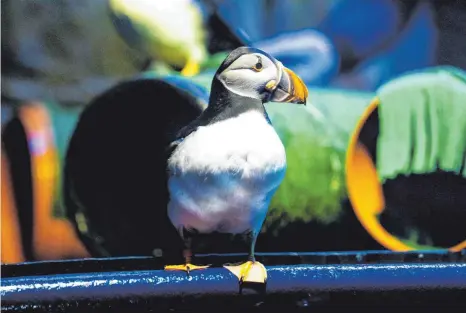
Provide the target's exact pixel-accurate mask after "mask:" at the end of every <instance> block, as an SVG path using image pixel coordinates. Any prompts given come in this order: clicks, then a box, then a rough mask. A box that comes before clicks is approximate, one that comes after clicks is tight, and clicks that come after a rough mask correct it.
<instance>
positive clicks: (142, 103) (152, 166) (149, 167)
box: [63, 79, 202, 257]
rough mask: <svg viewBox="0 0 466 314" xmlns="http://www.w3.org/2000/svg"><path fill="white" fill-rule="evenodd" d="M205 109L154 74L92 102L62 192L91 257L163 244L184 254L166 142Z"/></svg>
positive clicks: (74, 141)
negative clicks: (171, 200)
mask: <svg viewBox="0 0 466 314" xmlns="http://www.w3.org/2000/svg"><path fill="white" fill-rule="evenodd" d="M201 112H202V108H201V107H200V105H199V104H198V103H197V102H196V100H195V98H194V97H193V96H190V95H189V94H188V93H186V92H184V91H182V90H176V89H175V88H174V87H173V86H171V85H170V84H168V83H166V82H164V81H161V80H156V79H143V80H136V81H130V82H125V83H122V84H120V85H118V86H116V87H114V88H112V89H111V90H109V91H107V92H106V93H104V94H103V95H101V96H100V97H98V98H96V99H95V100H94V101H92V103H91V104H90V105H89V106H88V107H87V108H86V110H85V111H84V112H83V114H82V116H81V118H80V121H79V123H78V125H77V127H76V130H75V132H74V134H73V137H72V139H71V141H70V146H69V149H68V152H67V156H66V164H65V171H64V172H65V174H64V185H63V187H64V191H63V192H64V202H65V205H66V208H67V211H68V215H69V218H70V219H71V221H73V222H74V223H75V226H76V228H77V231H78V233H79V234H80V236H81V238H82V240H83V242H84V243H85V244H86V246H87V248H88V249H89V250H90V251H91V253H92V254H93V255H95V256H102V255H112V256H127V255H150V254H151V253H152V251H153V249H155V248H162V249H164V252H173V253H174V254H175V256H179V257H181V254H179V253H180V252H179V251H180V250H181V249H182V248H183V247H182V243H181V239H180V237H179V235H178V234H177V232H176V231H175V229H174V227H173V226H172V225H171V223H170V221H169V220H168V217H167V200H168V191H167V172H166V158H167V156H166V147H167V146H168V144H169V143H170V142H171V141H172V140H173V138H174V135H175V134H176V133H177V132H178V131H179V130H180V129H181V128H182V127H183V126H185V125H187V124H188V123H189V122H191V121H192V120H194V119H195V118H196V117H197V116H199V114H200V113H201ZM82 217H85V221H86V224H85V225H86V226H85V227H84V229H83V227H79V226H80V225H83V223H82V222H79V221H80V220H83V219H82ZM86 227H87V229H88V230H87V231H86V230H85V229H86Z"/></svg>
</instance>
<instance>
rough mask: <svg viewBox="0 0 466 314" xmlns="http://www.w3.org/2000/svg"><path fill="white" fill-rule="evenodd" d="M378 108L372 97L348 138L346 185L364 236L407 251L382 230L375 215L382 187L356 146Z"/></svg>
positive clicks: (366, 156) (367, 158) (382, 203)
mask: <svg viewBox="0 0 466 314" xmlns="http://www.w3.org/2000/svg"><path fill="white" fill-rule="evenodd" d="M378 105H379V99H378V98H377V97H376V98H375V99H374V100H373V101H372V102H371V103H370V105H369V106H368V107H367V108H366V110H365V111H364V112H363V114H362V116H361V118H360V119H359V121H358V123H357V125H356V127H355V131H354V132H353V134H352V135H351V138H350V142H349V145H348V150H347V152H346V184H347V187H348V196H349V199H350V201H351V204H352V207H353V210H354V213H355V214H356V217H357V218H358V220H359V221H360V222H361V224H362V225H363V227H364V228H365V229H366V230H367V232H368V233H369V234H370V235H371V236H372V237H373V238H374V239H375V240H376V241H377V242H379V243H380V244H381V245H383V246H384V247H386V248H387V249H390V250H393V251H409V250H413V249H414V248H412V247H410V246H407V245H406V244H404V243H403V242H401V241H400V240H399V239H397V238H396V237H394V236H392V235H391V234H390V233H389V232H387V230H385V228H383V227H382V225H381V224H380V221H379V220H378V219H377V216H376V215H377V214H378V213H380V212H382V211H383V209H384V207H385V200H384V196H383V190H382V186H381V184H380V183H379V181H378V177H377V170H376V169H375V165H374V164H373V162H372V159H371V158H370V156H369V153H368V152H367V150H366V149H365V147H364V146H363V145H362V144H360V143H359V140H358V139H359V134H360V132H361V129H362V127H363V126H364V124H365V123H366V121H367V119H368V118H369V116H370V115H371V114H372V112H373V111H374V110H375V109H376V108H377V106H378Z"/></svg>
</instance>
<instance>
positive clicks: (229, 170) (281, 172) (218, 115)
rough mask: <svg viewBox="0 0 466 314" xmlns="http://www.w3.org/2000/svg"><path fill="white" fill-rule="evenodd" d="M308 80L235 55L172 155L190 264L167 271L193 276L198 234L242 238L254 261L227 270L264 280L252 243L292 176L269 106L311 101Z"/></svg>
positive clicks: (245, 50) (243, 50)
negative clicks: (288, 173)
mask: <svg viewBox="0 0 466 314" xmlns="http://www.w3.org/2000/svg"><path fill="white" fill-rule="evenodd" d="M307 96H308V90H307V88H306V86H305V84H304V83H303V81H302V80H301V79H300V78H299V77H298V76H297V75H296V74H295V73H293V72H292V71H291V70H289V69H288V68H286V67H284V66H283V65H282V64H281V63H280V62H279V61H278V60H276V59H275V58H273V57H272V56H270V55H269V54H268V53H266V52H264V51H261V50H259V49H255V48H250V47H240V48H237V49H235V50H233V51H232V52H231V53H230V54H229V55H228V56H227V58H226V59H225V60H224V61H223V63H222V64H221V65H220V67H219V68H218V70H217V71H216V73H215V75H214V78H213V81H212V88H211V95H210V99H209V105H208V107H207V108H206V109H205V110H204V111H203V112H202V113H201V114H200V115H199V117H197V118H196V119H195V120H193V121H192V122H191V123H189V124H188V125H187V126H185V127H183V128H182V129H181V130H179V132H178V133H177V135H176V136H175V139H174V140H173V141H172V142H171V144H170V145H169V148H168V150H167V153H168V156H167V168H168V192H169V201H168V217H169V219H170V221H171V223H172V224H173V226H174V227H175V228H176V230H177V231H178V233H179V235H180V236H181V238H182V240H183V242H184V246H185V250H184V258H185V263H184V264H181V265H168V266H165V269H166V270H182V271H187V272H188V273H189V272H190V271H194V270H200V269H204V268H207V267H208V266H198V265H195V264H193V261H192V260H191V258H192V253H191V248H192V239H193V238H195V236H196V235H198V234H211V233H226V234H234V235H243V236H244V239H246V241H247V244H248V245H249V247H250V251H249V258H248V261H246V262H244V263H241V264H240V265H225V267H226V268H228V269H229V270H230V271H231V272H233V273H234V274H235V275H236V276H237V277H238V278H239V281H240V285H242V284H243V283H246V282H252V283H259V284H261V283H265V282H266V280H267V272H266V270H265V267H264V266H263V265H262V264H261V263H259V262H258V261H256V260H255V257H254V246H255V243H256V239H257V236H258V234H259V232H260V230H261V227H262V224H263V222H264V220H265V217H266V214H267V211H268V207H269V203H270V200H271V198H272V196H273V195H274V193H275V191H276V190H277V188H278V187H279V185H280V183H281V182H282V180H283V178H284V176H285V171H286V154H285V148H284V146H283V144H282V142H281V141H280V138H279V137H278V135H277V133H276V132H275V130H274V128H273V126H272V125H271V122H270V119H269V118H268V115H267V112H266V110H265V108H264V103H267V102H281V103H296V104H305V103H306V98H307Z"/></svg>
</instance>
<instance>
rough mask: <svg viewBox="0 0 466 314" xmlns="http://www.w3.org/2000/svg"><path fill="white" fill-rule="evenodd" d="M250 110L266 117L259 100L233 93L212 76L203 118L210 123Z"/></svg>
mask: <svg viewBox="0 0 466 314" xmlns="http://www.w3.org/2000/svg"><path fill="white" fill-rule="evenodd" d="M252 110H255V111H259V112H260V113H262V114H264V118H266V119H267V113H266V112H265V108H264V105H263V104H262V101H261V100H259V99H255V98H251V97H247V96H242V95H238V94H235V93H233V92H231V91H230V90H228V89H227V88H226V87H225V86H224V85H223V84H222V83H221V82H220V81H219V80H218V79H216V78H214V80H213V81H212V88H211V94H210V99H209V106H208V107H207V109H206V110H205V111H204V114H203V115H204V118H207V119H208V120H209V122H210V123H212V122H218V121H221V120H225V119H229V118H234V117H236V116H238V115H240V114H242V113H244V112H247V111H252Z"/></svg>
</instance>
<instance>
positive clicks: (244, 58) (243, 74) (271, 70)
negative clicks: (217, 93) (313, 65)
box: [214, 47, 308, 104]
mask: <svg viewBox="0 0 466 314" xmlns="http://www.w3.org/2000/svg"><path fill="white" fill-rule="evenodd" d="M214 80H218V81H220V82H221V83H222V85H223V86H224V87H225V88H226V89H227V90H229V91H230V92H232V93H234V94H237V95H240V96H245V97H249V98H254V99H259V100H261V101H262V103H266V102H269V101H273V102H288V103H298V104H305V103H306V99H307V96H308V90H307V87H306V85H305V84H304V83H303V81H302V80H301V79H300V78H299V77H298V76H297V75H296V74H295V73H294V72H293V71H291V70H290V69H288V68H286V67H284V66H283V65H282V64H281V62H279V61H278V60H277V59H275V58H274V57H272V56H271V55H269V54H268V53H266V52H264V51H262V50H259V49H257V48H251V47H240V48H237V49H235V50H233V51H232V52H231V53H230V54H229V55H228V56H227V57H226V59H225V60H224V61H223V63H222V64H221V65H220V67H219V68H218V70H217V72H216V73H215V77H214Z"/></svg>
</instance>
